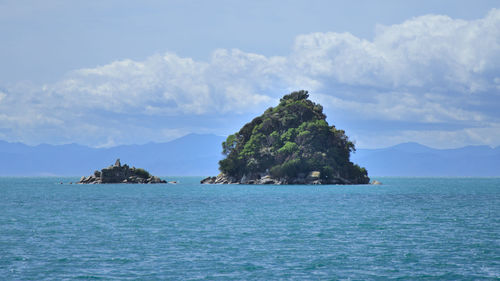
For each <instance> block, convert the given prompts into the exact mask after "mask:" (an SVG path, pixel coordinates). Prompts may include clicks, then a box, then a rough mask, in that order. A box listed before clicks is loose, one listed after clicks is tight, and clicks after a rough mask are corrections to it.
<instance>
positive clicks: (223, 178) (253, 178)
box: [200, 171, 356, 185]
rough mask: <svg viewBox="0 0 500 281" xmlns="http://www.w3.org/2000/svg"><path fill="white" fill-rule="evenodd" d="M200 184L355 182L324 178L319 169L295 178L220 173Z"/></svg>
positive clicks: (266, 174)
mask: <svg viewBox="0 0 500 281" xmlns="http://www.w3.org/2000/svg"><path fill="white" fill-rule="evenodd" d="M200 183H202V184H275V185H281V184H306V185H310V184H356V183H353V182H351V181H349V180H347V179H344V178H341V177H336V178H333V179H329V180H325V179H322V178H321V173H320V172H319V171H312V172H310V173H309V174H308V175H307V176H306V175H305V174H299V175H297V177H295V178H280V179H276V178H273V177H272V176H271V175H270V174H268V173H261V174H249V175H244V176H243V177H242V178H241V179H239V180H238V179H236V178H234V177H230V176H227V175H225V174H223V173H220V174H219V175H218V176H217V177H207V178H205V179H203V180H201V181H200Z"/></svg>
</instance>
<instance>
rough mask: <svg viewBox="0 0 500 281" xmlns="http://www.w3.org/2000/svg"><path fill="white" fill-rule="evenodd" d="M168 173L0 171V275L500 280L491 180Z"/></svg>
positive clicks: (496, 188)
mask: <svg viewBox="0 0 500 281" xmlns="http://www.w3.org/2000/svg"><path fill="white" fill-rule="evenodd" d="M167 179H169V180H178V181H179V182H180V183H179V184H177V185H74V184H73V185H70V184H62V185H61V184H58V183H59V182H61V181H62V182H65V183H68V182H69V181H76V180H77V178H6V177H4V178H0V276H1V278H0V279H2V280H74V279H83V280H85V279H92V280H94V279H97V280H99V279H102V280H136V279H140V280H202V279H206V280H338V279H339V280H386V279H399V280H499V279H500V178H377V179H378V180H380V181H382V182H383V183H384V184H383V185H381V186H244V185H200V184H199V180H200V179H201V178H197V177H192V178H182V177H167Z"/></svg>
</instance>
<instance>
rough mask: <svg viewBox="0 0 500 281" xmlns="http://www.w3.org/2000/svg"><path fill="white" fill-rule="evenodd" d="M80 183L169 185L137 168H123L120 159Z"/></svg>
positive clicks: (82, 179)
mask: <svg viewBox="0 0 500 281" xmlns="http://www.w3.org/2000/svg"><path fill="white" fill-rule="evenodd" d="M78 183H79V184H100V183H167V181H165V180H162V179H160V178H159V177H156V176H152V175H151V174H149V172H148V171H146V170H144V169H141V168H135V167H132V168H130V167H129V166H128V165H127V164H125V165H123V166H122V165H121V163H120V159H117V160H116V162H115V164H114V165H113V166H109V167H107V168H104V169H102V170H100V171H95V172H94V174H93V175H90V176H88V177H85V176H83V177H81V179H80V181H79V182H78Z"/></svg>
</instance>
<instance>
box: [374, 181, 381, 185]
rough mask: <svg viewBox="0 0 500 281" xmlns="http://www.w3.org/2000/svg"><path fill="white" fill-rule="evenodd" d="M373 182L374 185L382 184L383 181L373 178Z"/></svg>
mask: <svg viewBox="0 0 500 281" xmlns="http://www.w3.org/2000/svg"><path fill="white" fill-rule="evenodd" d="M372 184H373V185H381V184H382V183H381V182H379V181H378V180H373V181H372Z"/></svg>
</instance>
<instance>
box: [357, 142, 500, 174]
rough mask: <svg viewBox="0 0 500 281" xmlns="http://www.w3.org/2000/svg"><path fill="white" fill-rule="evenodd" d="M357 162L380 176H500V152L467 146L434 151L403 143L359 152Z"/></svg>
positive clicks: (370, 172)
mask: <svg viewBox="0 0 500 281" xmlns="http://www.w3.org/2000/svg"><path fill="white" fill-rule="evenodd" d="M352 159H353V161H355V162H357V163H359V164H360V165H363V166H365V167H366V168H367V169H368V172H369V175H371V176H377V175H384V176H500V149H499V148H498V147H497V148H495V149H493V148H491V147H489V146H466V147H462V148H456V149H433V148H430V147H427V146H424V145H420V144H417V143H403V144H399V145H395V146H392V147H388V148H383V149H358V151H357V152H356V153H355V154H354V155H353V156H352Z"/></svg>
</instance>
